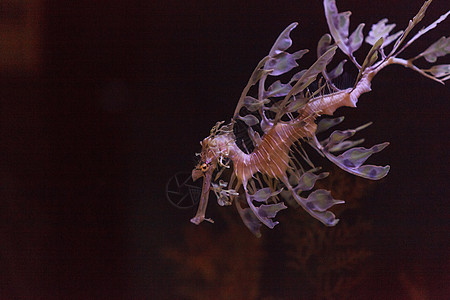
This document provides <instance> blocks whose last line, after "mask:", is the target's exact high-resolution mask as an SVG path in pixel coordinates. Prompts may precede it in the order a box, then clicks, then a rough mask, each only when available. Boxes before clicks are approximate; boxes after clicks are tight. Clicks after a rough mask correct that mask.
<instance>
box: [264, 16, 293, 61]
mask: <svg viewBox="0 0 450 300" xmlns="http://www.w3.org/2000/svg"><path fill="white" fill-rule="evenodd" d="M297 25H298V23H292V24H290V25H289V26H288V27H286V29H285V30H283V32H282V33H281V34H280V35H279V36H278V38H277V40H276V41H275V43H274V44H273V46H272V49H270V52H269V57H274V56H276V55H278V54H280V53H281V52H283V51H285V50H286V49H288V48H289V47H290V46H291V45H292V40H291V37H290V36H289V35H290V34H291V31H292V30H293V29H294V28H295V27H297Z"/></svg>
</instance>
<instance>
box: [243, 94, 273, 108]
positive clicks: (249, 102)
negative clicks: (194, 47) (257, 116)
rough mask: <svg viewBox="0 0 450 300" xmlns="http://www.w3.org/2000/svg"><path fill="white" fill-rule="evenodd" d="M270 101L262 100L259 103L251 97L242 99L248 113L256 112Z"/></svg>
mask: <svg viewBox="0 0 450 300" xmlns="http://www.w3.org/2000/svg"><path fill="white" fill-rule="evenodd" d="M269 102H270V100H268V99H264V100H262V101H259V100H258V99H255V98H253V97H251V96H246V97H245V98H244V106H245V107H246V108H247V109H248V110H249V111H257V110H258V109H259V108H261V107H262V106H263V105H264V104H266V103H269Z"/></svg>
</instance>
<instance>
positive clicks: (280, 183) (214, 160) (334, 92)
mask: <svg viewBox="0 0 450 300" xmlns="http://www.w3.org/2000/svg"><path fill="white" fill-rule="evenodd" d="M430 3H431V1H426V2H425V4H424V5H423V6H422V8H421V10H420V11H419V13H418V14H417V15H416V16H415V17H414V19H413V20H412V21H410V23H409V26H408V27H407V28H406V29H405V31H401V32H398V33H396V34H394V35H391V36H389V32H390V30H391V29H392V27H391V28H390V29H389V30H384V31H383V30H379V29H380V28H384V27H382V25H383V26H384V24H385V21H383V20H382V21H380V22H379V23H377V24H376V25H374V26H373V27H372V31H371V32H370V33H369V37H371V38H369V37H368V38H366V42H368V43H370V44H372V49H371V50H370V51H369V53H368V55H367V57H366V59H365V61H364V63H363V64H362V65H360V64H358V63H357V62H356V59H355V58H354V56H353V52H354V51H356V50H357V49H358V48H359V47H360V46H361V44H362V41H363V36H362V27H363V26H361V25H360V26H358V28H357V29H356V30H355V32H354V33H353V34H352V35H351V36H350V37H348V22H349V20H348V16H347V17H346V18H344V19H345V20H344V21H346V22H347V24H345V22H344V23H342V22H341V21H342V20H341V21H339V20H340V19H339V18H342V16H343V14H344V15H345V13H338V11H337V8H336V4H335V1H334V0H324V7H325V15H326V17H327V21H328V25H329V27H330V33H331V36H330V35H329V34H326V35H324V36H323V37H322V38H321V40H320V41H319V44H318V49H317V55H318V59H317V61H316V62H315V63H314V64H313V65H312V66H311V67H310V68H309V69H307V70H302V71H300V72H298V73H297V74H295V75H294V76H293V77H292V79H291V81H290V82H289V83H285V84H284V83H281V82H280V81H275V82H274V83H272V85H271V86H270V87H269V88H267V89H266V79H268V77H269V76H277V75H281V74H284V73H286V72H288V71H290V70H291V69H293V68H294V67H296V66H298V65H297V63H296V62H295V61H296V60H298V59H300V58H301V57H302V56H303V55H304V54H305V53H306V52H307V50H301V51H298V52H295V53H293V54H290V53H287V52H285V50H286V49H288V48H289V47H290V45H291V44H292V41H291V39H290V37H289V34H290V32H291V30H292V29H293V28H295V27H296V26H297V23H293V24H291V25H289V26H288V27H287V28H286V29H285V30H284V31H283V32H282V33H281V34H280V36H279V37H278V39H277V41H276V42H275V44H274V46H273V47H272V49H271V51H270V53H269V55H268V56H267V57H265V58H264V59H263V60H261V61H260V63H259V64H258V66H257V67H256V69H255V70H254V72H253V74H252V76H251V77H250V80H249V82H248V84H247V86H246V87H245V88H244V91H243V92H242V95H241V97H240V99H239V102H238V104H237V107H236V109H235V112H234V115H233V118H232V120H231V123H229V124H228V125H224V126H222V124H223V122H218V123H217V124H216V125H215V126H214V127H213V129H212V130H211V133H210V135H209V136H208V137H207V138H205V139H204V140H203V141H202V142H201V145H202V152H201V154H200V156H201V158H200V162H199V163H198V165H197V166H196V167H195V168H194V170H193V171H192V178H193V180H197V179H198V178H201V177H202V178H203V186H202V193H201V198H200V204H199V208H198V211H197V214H196V215H195V217H194V218H192V219H191V222H192V223H195V224H197V225H198V224H200V223H201V222H202V221H204V220H207V221H210V222H212V220H211V219H207V218H206V217H205V213H206V207H207V204H208V197H209V193H210V190H213V191H214V193H215V194H216V196H217V198H218V202H219V204H221V205H230V204H231V203H232V202H234V203H235V205H236V207H237V209H238V212H239V214H240V216H241V218H242V219H243V221H244V223H245V225H246V226H247V227H248V228H249V229H250V230H251V231H252V232H253V233H254V234H255V235H257V236H259V235H260V226H261V224H264V225H266V226H267V227H269V228H273V227H274V226H275V225H276V224H278V222H276V221H274V220H273V218H274V217H275V216H276V214H277V213H278V212H279V211H280V210H282V209H285V208H287V207H286V206H285V204H284V202H283V201H281V200H280V197H281V198H284V199H285V200H289V199H293V200H295V202H296V203H297V204H298V205H300V206H301V207H303V208H304V209H305V210H306V211H307V212H308V213H309V214H310V215H312V216H313V217H314V218H316V219H318V220H319V221H321V222H322V223H324V224H325V225H327V226H334V225H335V224H336V223H337V222H338V219H336V218H335V215H334V214H333V213H332V212H330V211H328V208H330V207H332V206H333V205H335V204H339V203H343V202H344V201H341V200H336V199H333V198H332V196H331V193H330V192H329V191H326V190H322V189H319V190H315V191H312V190H313V188H314V184H315V182H316V181H317V180H318V179H321V178H324V177H326V176H327V173H319V174H316V173H317V171H318V170H319V168H316V167H315V166H314V165H313V163H312V162H311V161H310V160H309V158H308V157H307V155H306V154H305V153H304V150H303V149H302V147H301V145H299V144H300V143H301V142H306V143H308V144H309V145H310V146H312V147H313V148H314V149H316V150H317V151H318V152H319V153H320V154H322V155H323V156H325V157H326V158H328V159H329V160H330V161H332V162H333V163H335V164H336V165H337V166H339V167H340V168H342V169H343V170H345V171H347V172H350V173H352V174H355V175H358V176H361V177H364V178H368V179H373V180H377V179H380V178H383V177H384V176H386V174H387V173H388V171H389V166H384V167H381V166H372V165H363V163H364V162H365V161H366V159H367V158H368V157H369V156H371V155H372V154H374V153H376V152H379V151H381V150H382V149H384V148H385V147H386V146H387V145H388V143H382V144H378V145H375V146H373V147H371V148H369V149H366V148H363V147H355V146H356V145H358V144H359V143H361V142H362V140H358V141H349V140H348V138H350V137H351V136H353V135H354V134H355V133H356V132H357V131H359V130H362V129H364V128H365V127H366V126H367V125H370V124H366V125H363V126H360V127H358V128H356V129H352V130H345V131H340V130H336V131H334V132H333V133H332V134H331V135H330V136H329V138H327V139H324V140H322V141H319V139H318V137H317V134H318V133H321V132H324V131H326V130H327V129H329V128H330V127H332V126H334V125H336V124H338V123H340V122H341V121H342V120H343V118H335V119H323V120H320V121H319V122H317V121H318V117H320V116H321V115H330V116H331V115H333V113H334V112H335V111H336V109H338V108H339V107H342V106H348V107H356V103H357V101H358V99H359V97H360V96H361V95H362V94H364V93H367V92H369V91H371V81H372V79H373V78H374V76H375V75H376V74H377V73H378V72H379V71H380V70H382V69H383V68H385V67H386V66H388V65H391V64H399V65H402V66H404V67H406V68H410V69H413V70H414V71H417V72H419V73H421V74H422V75H424V76H426V77H429V78H432V79H434V80H436V81H438V82H441V83H443V81H445V80H447V79H448V78H449V76H448V74H450V65H440V66H434V67H432V68H431V69H428V70H422V69H419V68H417V67H416V66H415V65H414V64H413V63H412V62H413V61H414V60H415V59H418V58H420V57H425V58H426V57H427V56H428V57H431V56H433V55H435V56H443V55H445V54H447V53H450V47H447V48H445V47H444V48H445V49H446V50H445V51H444V53H442V49H441V48H442V47H441V46H439V45H441V44H442V39H441V40H439V41H441V44H439V41H438V42H436V43H434V44H433V45H432V46H430V47H429V49H427V50H426V51H425V52H427V51H428V52H427V53H425V54H424V53H421V54H419V55H418V56H416V57H414V58H412V59H409V60H404V59H401V58H398V57H397V55H398V54H399V53H400V52H402V51H403V50H404V49H405V48H406V47H407V46H409V45H410V44H411V43H412V42H413V41H414V40H416V39H417V38H418V37H420V36H421V35H423V34H424V33H426V32H427V31H429V30H431V29H433V28H434V27H436V25H437V24H438V23H440V22H441V21H443V20H444V19H445V18H446V17H447V16H448V15H449V14H450V11H449V12H447V13H446V14H444V15H443V16H441V17H440V18H439V19H438V20H437V21H435V22H434V23H432V24H431V25H429V26H428V27H427V28H424V29H422V30H421V31H419V32H418V33H417V34H416V35H415V36H414V37H413V38H411V39H410V40H409V41H408V42H407V43H406V44H405V45H404V46H403V47H402V48H400V45H401V44H402V43H403V41H404V40H405V38H406V36H407V34H408V33H409V32H410V31H411V29H412V28H413V27H414V26H415V25H416V24H417V23H418V22H419V21H420V20H421V19H422V18H423V15H424V13H425V11H426V9H427V8H428V6H429V5H430ZM336 20H338V21H339V22H341V23H339V22H337V21H336ZM380 24H381V25H380ZM377 25H378V27H377ZM380 32H381V33H380ZM332 38H333V39H334V41H335V43H334V44H332ZM394 41H395V44H394V46H393V48H392V50H391V52H390V53H389V54H388V55H386V54H385V53H384V50H385V47H386V46H387V45H388V44H389V43H391V42H394ZM444 42H447V43H448V40H444ZM438 46H439V47H438ZM337 49H340V50H341V51H342V52H344V54H346V55H347V56H348V57H349V59H350V61H352V62H353V64H354V65H355V66H356V67H357V68H358V70H359V74H358V77H357V80H356V83H355V85H354V86H353V87H350V88H347V89H344V90H341V89H339V88H337V87H336V86H335V85H334V83H333V81H332V79H334V78H336V77H338V76H339V75H340V74H341V73H342V65H343V64H344V63H345V61H344V62H341V63H340V64H339V65H338V67H337V68H336V69H335V70H333V71H331V72H328V71H327V69H326V67H327V65H328V64H329V63H330V62H331V60H332V59H333V57H334V55H335V53H336V50H337ZM433 51H434V52H433ZM439 51H441V52H439ZM379 55H380V56H381V59H379ZM427 60H428V59H427ZM339 67H340V69H339ZM319 76H320V79H318V77H319ZM322 80H324V81H325V83H322ZM313 82H316V83H317V82H318V86H319V88H318V89H316V90H313V89H311V88H310V87H311V83H313ZM257 83H258V97H257V98H253V97H251V96H248V93H249V91H250V88H251V87H252V86H254V85H256V84H257ZM326 90H328V91H329V92H328V93H327V92H325V91H326ZM243 108H246V110H245V109H244V110H243ZM269 111H270V112H274V113H275V117H269V115H270V112H269ZM242 112H247V114H245V115H244V116H243V115H242ZM286 119H288V120H286ZM237 122H241V123H245V124H246V125H247V131H248V135H249V138H250V139H251V140H252V144H253V148H254V149H253V150H252V151H248V149H243V147H242V146H239V145H238V143H237V138H236V134H235V132H234V128H235V124H236V123H237ZM259 132H261V133H262V136H260V134H259ZM244 148H245V146H244ZM244 150H246V151H244ZM343 151H345V152H343ZM336 152H338V153H342V152H343V153H342V154H340V155H338V156H335V154H334V153H336ZM299 157H300V158H299ZM300 161H301V162H300ZM305 165H306V166H305ZM307 167H309V169H307ZM228 168H232V172H231V177H230V180H229V182H224V181H222V180H220V181H219V183H214V182H216V181H217V179H219V178H220V177H221V176H222V173H223V172H224V171H225V170H226V169H228ZM214 174H215V176H214ZM213 176H214V177H215V178H214V180H213ZM305 193H307V194H309V195H307V196H303V195H304V194H305ZM243 203H246V206H248V207H242V204H243Z"/></svg>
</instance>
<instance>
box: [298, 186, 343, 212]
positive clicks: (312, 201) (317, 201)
mask: <svg viewBox="0 0 450 300" xmlns="http://www.w3.org/2000/svg"><path fill="white" fill-rule="evenodd" d="M306 201H307V202H306V206H307V207H308V208H309V209H312V210H315V211H319V212H324V211H326V210H327V209H329V208H330V207H332V206H333V205H335V204H341V203H345V201H342V200H336V199H333V197H332V196H331V193H330V192H329V191H326V190H322V189H320V190H317V191H314V192H312V193H311V194H310V195H309V196H308V199H307V200H306Z"/></svg>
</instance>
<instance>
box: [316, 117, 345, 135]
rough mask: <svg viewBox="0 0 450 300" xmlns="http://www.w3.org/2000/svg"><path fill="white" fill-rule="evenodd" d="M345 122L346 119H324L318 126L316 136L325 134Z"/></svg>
mask: <svg viewBox="0 0 450 300" xmlns="http://www.w3.org/2000/svg"><path fill="white" fill-rule="evenodd" d="M342 121H344V117H343V116H342V117H339V118H332V119H322V120H320V121H319V123H318V124H317V129H316V134H318V133H321V132H325V131H327V130H328V129H330V128H331V127H333V126H336V125H338V124H340V123H342Z"/></svg>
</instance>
